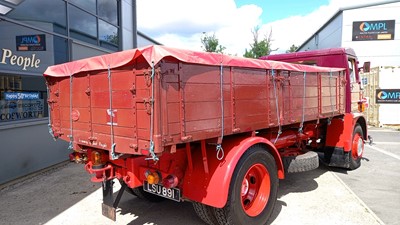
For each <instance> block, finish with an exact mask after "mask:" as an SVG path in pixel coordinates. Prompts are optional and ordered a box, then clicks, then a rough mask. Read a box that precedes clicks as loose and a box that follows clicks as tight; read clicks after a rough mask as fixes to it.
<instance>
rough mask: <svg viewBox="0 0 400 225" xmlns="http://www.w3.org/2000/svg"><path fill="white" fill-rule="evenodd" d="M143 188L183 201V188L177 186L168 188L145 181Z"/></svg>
mask: <svg viewBox="0 0 400 225" xmlns="http://www.w3.org/2000/svg"><path fill="white" fill-rule="evenodd" d="M143 190H145V191H147V192H149V193H152V194H155V195H158V196H161V197H164V198H168V199H171V200H174V201H177V202H180V201H181V190H179V189H177V188H166V187H164V186H162V185H160V184H149V183H147V182H146V181H145V182H144V183H143Z"/></svg>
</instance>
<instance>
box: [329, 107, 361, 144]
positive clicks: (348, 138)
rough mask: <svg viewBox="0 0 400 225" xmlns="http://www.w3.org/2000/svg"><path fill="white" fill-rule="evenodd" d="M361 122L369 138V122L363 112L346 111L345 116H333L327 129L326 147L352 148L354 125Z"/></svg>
mask: <svg viewBox="0 0 400 225" xmlns="http://www.w3.org/2000/svg"><path fill="white" fill-rule="evenodd" d="M357 123H358V124H360V125H361V128H362V129H363V133H364V137H363V138H364V140H367V123H366V120H365V118H364V116H363V114H361V113H346V114H345V115H344V117H343V118H333V119H332V121H331V123H330V124H329V125H328V127H327V131H326V141H325V146H326V147H333V148H342V149H344V151H345V152H348V151H350V150H351V143H352V138H353V137H352V136H353V130H354V126H355V125H356V124H357Z"/></svg>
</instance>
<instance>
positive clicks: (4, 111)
mask: <svg viewBox="0 0 400 225" xmlns="http://www.w3.org/2000/svg"><path fill="white" fill-rule="evenodd" d="M43 116H44V104H43V99H35V100H12V101H8V100H0V122H8V121H15V120H24V119H36V118H42V117H43Z"/></svg>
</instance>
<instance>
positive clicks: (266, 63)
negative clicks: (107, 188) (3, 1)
mask: <svg viewBox="0 0 400 225" xmlns="http://www.w3.org/2000/svg"><path fill="white" fill-rule="evenodd" d="M141 55H142V56H143V57H144V58H145V59H146V61H147V62H148V63H149V65H151V63H152V62H154V64H157V63H158V62H160V60H162V59H163V58H165V57H174V58H176V59H178V60H179V61H182V62H186V63H194V64H204V65H218V66H219V65H221V64H222V65H223V66H235V67H236V66H237V67H247V68H261V69H277V70H290V71H300V72H335V71H341V70H344V69H342V68H326V67H316V66H307V65H301V64H290V63H284V62H277V61H270V60H259V59H249V58H242V57H235V56H229V55H224V54H219V53H209V52H197V51H191V50H184V49H177V48H171V47H166V46H161V45H150V46H146V47H143V48H137V49H132V50H126V51H121V52H116V53H112V54H107V55H101V56H96V57H91V58H87V59H81V60H76V61H73V62H68V63H64V64H59V65H55V66H50V67H48V68H47V70H46V71H45V72H44V76H52V77H64V76H71V75H74V74H76V73H79V72H86V71H92V70H104V69H108V68H110V69H113V68H117V67H121V66H124V65H127V64H129V63H130V62H132V61H133V60H135V59H136V58H138V57H139V56H141Z"/></svg>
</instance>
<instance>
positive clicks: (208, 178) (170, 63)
mask: <svg viewBox="0 0 400 225" xmlns="http://www.w3.org/2000/svg"><path fill="white" fill-rule="evenodd" d="M44 76H45V79H46V82H47V86H48V104H49V110H50V116H49V121H50V123H49V131H50V133H51V134H52V136H53V137H54V138H61V139H63V140H65V141H68V142H69V143H70V149H71V150H73V153H71V155H70V157H71V159H73V160H75V161H76V162H80V163H84V164H85V169H86V170H87V171H88V172H89V173H91V174H94V176H93V177H92V181H93V182H101V183H102V187H103V204H102V209H103V210H102V211H103V215H105V216H107V217H108V218H110V219H113V220H115V219H116V211H115V209H116V207H117V206H118V203H119V201H120V198H121V196H122V194H123V193H124V191H125V190H127V191H129V192H131V193H133V194H135V195H136V196H138V197H139V198H144V199H148V200H150V201H159V200H161V199H163V198H168V199H171V200H174V201H178V202H180V201H190V202H192V203H193V207H194V210H195V212H196V213H197V215H198V216H199V217H200V218H201V219H202V220H203V221H204V222H206V223H207V224H214V225H218V224H230V225H233V224H255V225H257V224H266V223H267V220H268V218H269V217H270V215H271V213H272V210H273V208H274V205H275V202H276V199H277V190H278V185H279V179H284V177H285V174H286V173H294V172H302V171H307V170H312V169H315V168H317V167H318V166H319V158H318V155H322V157H323V158H324V162H326V163H327V164H329V165H332V166H336V167H344V168H349V169H355V168H357V167H359V166H360V160H361V157H362V153H363V151H364V141H365V140H366V139H367V127H366V120H365V118H364V117H363V115H362V113H361V112H355V111H352V110H349V106H348V105H351V103H349V102H350V101H351V99H350V98H349V89H348V84H349V79H350V78H349V72H348V70H347V69H344V68H331V67H329V68H327V67H316V66H308V65H300V64H290V63H285V62H276V61H269V60H258V59H245V58H238V57H231V56H226V55H221V54H215V53H205V52H194V51H188V50H181V49H174V48H169V47H164V46H148V47H145V48H140V49H133V50H128V51H123V52H118V53H113V54H109V55H103V56H98V57H93V58H88V59H83V60H78V61H74V62H69V63H65V64H60V65H56V66H51V67H49V68H48V69H47V70H46V71H45V73H44ZM362 104H363V103H362V102H360V103H359V105H360V107H359V109H360V110H362V109H363V107H361V106H362ZM317 152H318V154H317ZM116 180H118V181H119V182H120V183H121V188H120V189H119V191H118V194H117V196H113V184H114V181H116ZM114 197H115V199H114Z"/></svg>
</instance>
